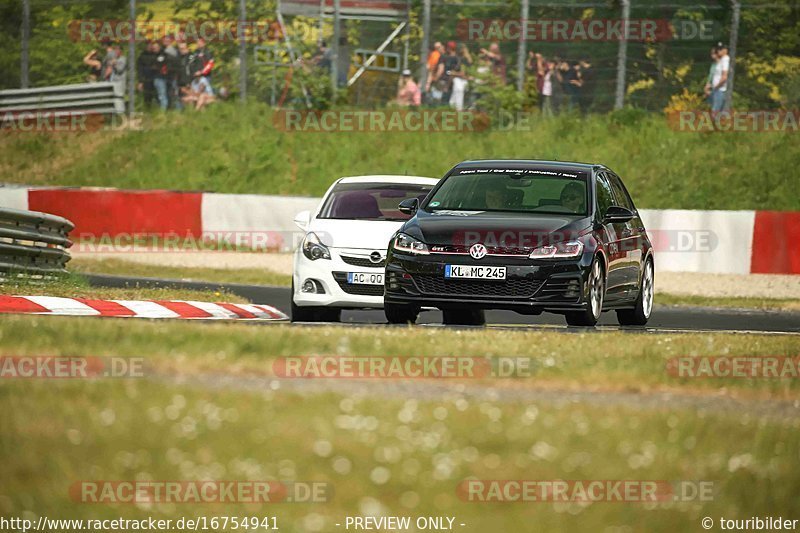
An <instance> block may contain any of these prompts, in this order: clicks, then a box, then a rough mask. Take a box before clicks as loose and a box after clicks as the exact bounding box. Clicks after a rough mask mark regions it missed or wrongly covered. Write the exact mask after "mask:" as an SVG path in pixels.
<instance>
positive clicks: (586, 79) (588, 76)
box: [579, 59, 596, 115]
mask: <svg viewBox="0 0 800 533" xmlns="http://www.w3.org/2000/svg"><path fill="white" fill-rule="evenodd" d="M579 63H580V68H581V71H580V74H581V99H580V102H579V104H580V106H581V112H582V113H583V114H584V115H585V114H587V113H588V112H589V109H590V108H591V107H592V102H594V91H595V81H596V78H595V69H594V67H593V66H592V64H591V63H589V61H587V60H586V59H581V60H580V61H579Z"/></svg>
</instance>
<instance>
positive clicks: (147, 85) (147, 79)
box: [136, 41, 156, 108]
mask: <svg viewBox="0 0 800 533" xmlns="http://www.w3.org/2000/svg"><path fill="white" fill-rule="evenodd" d="M136 73H137V76H138V77H139V87H138V88H139V91H141V92H142V96H143V97H144V105H145V106H146V107H148V108H149V107H150V106H151V105H152V104H153V100H155V96H156V89H155V85H153V79H154V78H155V73H156V52H155V45H154V44H153V42H152V41H148V43H147V46H146V47H145V49H144V51H143V52H142V53H141V54H140V55H139V59H137V60H136Z"/></svg>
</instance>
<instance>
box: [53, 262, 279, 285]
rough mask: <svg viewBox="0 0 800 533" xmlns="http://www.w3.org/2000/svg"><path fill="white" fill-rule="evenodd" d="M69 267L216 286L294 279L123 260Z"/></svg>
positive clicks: (242, 270)
mask: <svg viewBox="0 0 800 533" xmlns="http://www.w3.org/2000/svg"><path fill="white" fill-rule="evenodd" d="M69 268H71V269H72V270H75V271H76V272H81V273H87V274H88V273H91V274H110V275H114V276H131V277H145V278H162V279H178V280H185V281H208V282H213V283H242V284H246V285H276V286H279V287H289V286H290V285H291V284H292V276H291V275H289V274H282V273H280V272H273V271H270V270H264V269H260V268H235V269H234V268H194V267H191V268H190V267H173V266H162V265H150V264H145V263H137V262H134V261H125V260H122V259H87V258H85V257H81V258H74V259H73V260H72V261H70V263H69Z"/></svg>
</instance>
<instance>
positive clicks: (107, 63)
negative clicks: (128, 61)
mask: <svg viewBox="0 0 800 533" xmlns="http://www.w3.org/2000/svg"><path fill="white" fill-rule="evenodd" d="M103 46H104V47H105V49H106V55H105V56H104V57H103V63H102V74H101V81H111V66H112V64H113V63H114V59H116V57H117V53H116V52H115V51H114V45H113V44H112V43H111V41H106V42H105V43H103Z"/></svg>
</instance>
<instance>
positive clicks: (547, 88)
mask: <svg viewBox="0 0 800 533" xmlns="http://www.w3.org/2000/svg"><path fill="white" fill-rule="evenodd" d="M555 69H556V64H555V63H554V62H552V61H547V60H545V58H544V57H542V55H541V54H537V57H536V71H537V72H536V73H537V75H538V76H541V78H542V92H541V97H542V101H541V105H542V116H543V117H552V116H553V75H554V72H555Z"/></svg>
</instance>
